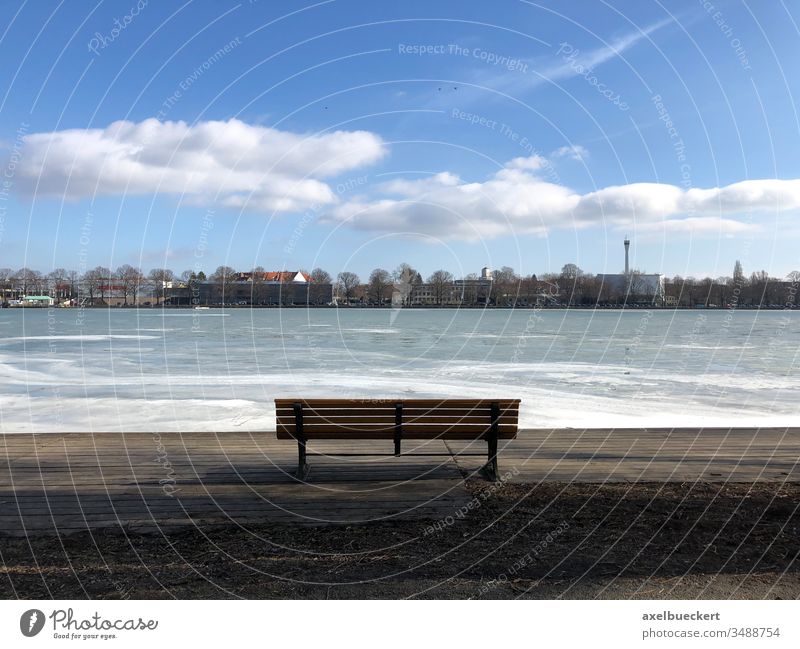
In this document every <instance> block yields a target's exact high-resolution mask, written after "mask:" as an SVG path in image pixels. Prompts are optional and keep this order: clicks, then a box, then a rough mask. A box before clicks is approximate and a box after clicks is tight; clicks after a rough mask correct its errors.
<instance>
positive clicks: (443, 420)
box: [278, 411, 517, 428]
mask: <svg viewBox="0 0 800 649" xmlns="http://www.w3.org/2000/svg"><path fill="white" fill-rule="evenodd" d="M394 420H395V417H394V413H392V414H391V415H374V416H373V415H364V416H358V417H352V416H348V417H344V416H340V415H326V416H320V415H307V414H305V413H303V422H304V423H305V425H307V426H309V425H314V424H383V425H385V426H394ZM489 421H490V418H489V414H488V413H487V414H486V415H485V416H480V415H464V416H439V415H438V414H437V415H410V414H407V413H406V412H405V411H403V428H405V427H406V426H411V425H414V424H449V425H454V426H455V425H459V424H482V425H483V426H487V425H488V422H489ZM497 421H498V423H499V424H500V425H503V424H509V425H515V424H516V423H517V417H516V415H514V416H511V415H501V416H500V417H499V418H498V420H497ZM294 423H295V419H294V414H292V415H279V416H278V426H290V427H291V426H294Z"/></svg>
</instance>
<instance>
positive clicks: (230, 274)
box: [198, 266, 236, 304]
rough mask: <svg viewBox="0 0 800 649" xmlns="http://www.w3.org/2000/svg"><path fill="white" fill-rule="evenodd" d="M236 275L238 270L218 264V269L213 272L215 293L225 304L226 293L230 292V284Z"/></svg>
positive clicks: (212, 278) (212, 279)
mask: <svg viewBox="0 0 800 649" xmlns="http://www.w3.org/2000/svg"><path fill="white" fill-rule="evenodd" d="M235 276H236V271H235V270H234V269H233V268H231V267H230V266H217V270H215V271H214V272H213V273H212V275H211V281H212V282H214V291H215V295H216V297H217V299H218V300H219V301H220V303H221V304H225V297H226V293H230V291H231V287H230V284H231V282H232V281H233V278H234V277H235ZM198 279H199V277H198Z"/></svg>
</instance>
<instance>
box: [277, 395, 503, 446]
mask: <svg viewBox="0 0 800 649" xmlns="http://www.w3.org/2000/svg"><path fill="white" fill-rule="evenodd" d="M275 410H276V415H277V435H278V439H297V438H298V437H303V438H304V439H392V438H397V432H398V426H399V427H401V429H402V437H403V438H404V439H467V440H475V439H480V438H483V437H484V436H486V435H487V434H488V432H489V430H490V428H491V425H492V421H493V419H494V418H496V419H497V432H498V438H499V439H513V438H514V437H516V436H517V422H518V420H519V399H399V400H380V401H379V400H370V399H275ZM298 411H299V413H300V415H301V418H302V434H301V435H298V429H297V424H298Z"/></svg>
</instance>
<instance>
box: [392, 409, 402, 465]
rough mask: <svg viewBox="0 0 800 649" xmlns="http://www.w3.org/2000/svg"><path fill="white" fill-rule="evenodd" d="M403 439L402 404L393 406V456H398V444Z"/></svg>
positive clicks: (399, 451)
mask: <svg viewBox="0 0 800 649" xmlns="http://www.w3.org/2000/svg"><path fill="white" fill-rule="evenodd" d="M402 439H403V404H402V403H396V404H395V406H394V454H395V456H398V457H399V456H400V453H401V450H400V442H401V440H402Z"/></svg>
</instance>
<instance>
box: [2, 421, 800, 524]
mask: <svg viewBox="0 0 800 649" xmlns="http://www.w3.org/2000/svg"><path fill="white" fill-rule="evenodd" d="M389 446H390V444H387V443H385V442H364V443H360V444H356V443H352V442H338V443H337V442H327V443H317V444H314V445H312V446H311V448H312V450H315V451H317V452H324V453H330V454H331V455H329V456H316V455H315V456H311V457H310V459H309V460H310V464H311V467H312V469H311V474H310V475H309V482H308V483H306V484H300V483H297V482H295V481H294V480H293V479H292V478H291V476H290V475H288V473H287V472H288V471H291V470H293V469H294V466H295V463H296V446H295V445H294V444H293V443H291V442H285V441H278V440H276V439H275V434H274V432H268V433H247V432H229V433H228V432H226V433H183V434H181V433H162V434H160V435H159V434H155V435H154V434H150V433H126V434H119V433H95V434H88V433H68V434H42V435H30V434H6V435H0V533H6V534H13V535H26V534H30V535H38V534H55V533H58V534H67V533H72V532H77V531H81V530H86V529H93V530H94V529H100V528H109V527H110V528H123V529H125V530H130V531H157V530H158V529H160V528H169V527H175V526H184V525H195V526H200V527H202V526H207V525H219V524H236V525H240V526H242V527H243V528H245V529H246V528H247V526H248V524H250V523H254V522H259V523H264V522H275V523H298V524H312V525H319V524H352V523H361V522H366V521H375V520H382V519H410V520H415V519H428V520H430V519H434V520H435V519H442V518H445V517H447V516H451V515H453V514H454V513H455V512H456V511H457V510H458V509H459V508H461V507H463V506H464V505H465V504H466V503H468V502H469V500H470V498H471V496H470V494H469V493H468V491H467V490H466V489H465V486H464V478H465V477H470V476H471V475H473V474H474V472H475V471H476V470H477V469H478V467H479V466H480V463H481V458H477V457H459V453H460V452H462V451H465V450H468V451H470V452H485V448H486V445H485V444H484V443H476V444H474V445H473V446H472V447H470V445H468V444H463V443H459V444H454V443H452V442H447V443H446V444H445V443H444V442H439V441H437V442H429V443H421V446H420V447H419V448H418V449H417V451H418V452H420V453H440V454H444V456H443V457H434V456H427V455H416V456H407V457H401V458H394V457H368V458H364V457H359V458H356V457H349V456H346V455H344V454H346V453H348V452H365V451H367V452H375V453H387V452H389V451H390V450H391V449H390V448H389ZM410 446H411V445H410V443H408V444H406V445H405V446H404V451H408V450H410ZM333 454H338V455H333ZM799 459H800V429H798V428H791V429H785V428H781V429H760V430H756V429H731V430H728V429H704V430H700V429H677V430H671V431H667V430H662V429H651V430H647V429H617V430H606V429H593V430H580V429H554V430H528V431H521V432H520V435H519V437H518V438H517V439H516V440H513V441H512V442H510V443H507V444H506V445H505V447H504V448H503V450H502V451H501V454H500V471H501V473H507V474H509V475H510V476H511V480H513V481H515V482H526V483H537V482H539V481H543V480H547V481H563V482H570V481H583V482H606V481H613V482H628V481H631V482H632V481H680V482H685V481H695V480H707V481H735V482H751V481H761V480H768V481H800V463H799V461H798V460H799Z"/></svg>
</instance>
